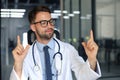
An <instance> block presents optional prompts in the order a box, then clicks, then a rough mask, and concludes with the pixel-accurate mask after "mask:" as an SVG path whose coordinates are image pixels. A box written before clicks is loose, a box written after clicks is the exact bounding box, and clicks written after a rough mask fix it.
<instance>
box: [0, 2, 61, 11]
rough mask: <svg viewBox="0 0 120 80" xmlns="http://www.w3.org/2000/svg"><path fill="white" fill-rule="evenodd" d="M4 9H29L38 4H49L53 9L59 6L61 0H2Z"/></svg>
mask: <svg viewBox="0 0 120 80" xmlns="http://www.w3.org/2000/svg"><path fill="white" fill-rule="evenodd" d="M1 3H2V5H1V8H3V9H29V8H31V7H33V6H36V5H47V6H48V7H49V8H51V9H54V8H55V9H56V8H59V4H60V2H59V0H1Z"/></svg>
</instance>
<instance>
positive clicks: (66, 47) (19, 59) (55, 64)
mask: <svg viewBox="0 0 120 80" xmlns="http://www.w3.org/2000/svg"><path fill="white" fill-rule="evenodd" d="M29 22H30V27H31V29H32V31H34V32H35V35H36V41H35V42H34V44H32V45H31V46H30V45H27V46H26V48H24V47H23V45H22V44H21V41H20V37H19V36H17V46H16V48H15V49H14V50H13V51H12V53H13V57H14V65H13V70H12V71H11V75H10V80H46V79H45V74H44V73H45V67H44V65H45V63H44V57H43V56H44V52H43V51H42V49H41V48H43V46H46V45H48V46H50V49H49V51H50V55H51V56H52V57H51V65H52V68H51V69H52V73H53V76H52V80H73V77H72V71H73V72H74V74H75V77H76V79H77V80H96V79H98V78H99V77H100V76H101V71H100V67H99V64H98V61H97V58H96V56H97V52H98V46H97V44H96V43H95V42H94V37H93V32H92V30H91V31H90V39H89V40H88V42H83V43H82V45H83V47H84V49H85V51H86V54H87V56H88V59H87V61H86V62H85V61H84V60H83V59H82V57H80V56H79V55H78V51H77V50H76V49H75V48H74V47H73V46H72V45H70V44H68V43H65V42H62V41H60V40H58V39H56V38H53V34H54V24H55V21H54V19H52V18H51V12H50V9H49V8H47V7H46V6H38V7H35V8H34V9H33V10H32V11H30V13H29ZM57 52H59V53H61V55H62V56H61V55H60V54H57V55H55V53H57ZM54 55H55V57H54V58H53V56H54ZM61 57H62V59H61ZM48 80H49V79H48Z"/></svg>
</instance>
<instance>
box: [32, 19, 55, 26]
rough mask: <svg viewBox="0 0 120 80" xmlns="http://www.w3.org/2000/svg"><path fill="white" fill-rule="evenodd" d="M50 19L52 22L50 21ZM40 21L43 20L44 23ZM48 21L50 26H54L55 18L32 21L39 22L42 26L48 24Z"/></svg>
mask: <svg viewBox="0 0 120 80" xmlns="http://www.w3.org/2000/svg"><path fill="white" fill-rule="evenodd" d="M51 21H52V22H51ZM42 22H44V24H42ZM48 22H49V24H50V25H51V26H54V25H55V19H53V18H51V19H50V20H41V21H38V22H34V23H33V24H37V23H40V25H41V26H42V27H47V26H48Z"/></svg>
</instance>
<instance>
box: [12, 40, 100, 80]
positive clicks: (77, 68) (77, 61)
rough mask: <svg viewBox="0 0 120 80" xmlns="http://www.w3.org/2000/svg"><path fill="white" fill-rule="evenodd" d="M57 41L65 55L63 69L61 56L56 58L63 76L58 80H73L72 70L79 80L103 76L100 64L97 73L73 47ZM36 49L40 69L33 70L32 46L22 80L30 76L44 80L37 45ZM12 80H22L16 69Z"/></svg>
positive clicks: (30, 79) (94, 79) (25, 62)
mask: <svg viewBox="0 0 120 80" xmlns="http://www.w3.org/2000/svg"><path fill="white" fill-rule="evenodd" d="M56 40H57V39H56ZM57 41H58V42H59V45H60V52H61V53H62V55H63V60H62V68H61V67H59V65H60V63H59V62H61V61H60V60H59V59H60V58H58V57H59V56H56V63H55V65H57V66H58V68H60V69H58V68H57V69H58V71H61V74H60V75H59V76H58V80H73V78H72V72H71V70H72V71H73V72H74V73H75V76H76V78H77V80H96V79H97V78H99V77H100V76H101V71H100V67H99V64H98V62H97V70H96V72H95V71H93V70H92V69H91V68H90V65H89V62H88V61H86V62H84V60H83V59H82V58H81V57H80V56H78V52H77V50H76V49H75V48H74V47H73V46H71V45H70V44H67V43H64V42H61V41H60V40H57ZM34 49H35V50H34V53H35V55H34V56H35V60H36V63H37V64H38V65H39V67H40V69H39V71H35V70H34V69H33V67H34V62H33V57H32V46H31V47H30V49H29V51H28V54H27V56H26V58H25V60H24V63H23V69H22V76H21V80H28V76H29V80H43V79H42V75H41V73H42V66H41V61H40V55H39V52H38V49H37V47H36V45H35V46H34ZM56 52H58V44H57V43H56V44H55V53H56ZM57 58H58V59H57ZM10 80H20V79H19V78H18V76H17V74H16V72H15V70H14V68H13V70H12V72H11V75H10Z"/></svg>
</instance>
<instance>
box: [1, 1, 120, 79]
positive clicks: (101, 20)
mask: <svg viewBox="0 0 120 80" xmlns="http://www.w3.org/2000/svg"><path fill="white" fill-rule="evenodd" d="M37 5H46V6H48V7H49V8H50V9H51V10H52V14H51V15H52V17H53V18H54V19H56V25H55V28H56V30H57V31H58V32H59V33H60V36H59V37H60V39H61V40H62V41H65V42H68V43H70V44H72V45H73V46H74V47H75V48H76V49H77V50H78V51H79V55H80V56H82V57H83V58H84V59H85V60H86V58H87V57H86V55H85V53H84V49H83V47H82V46H81V42H82V41H87V40H88V39H89V32H90V30H91V29H92V30H93V32H94V38H95V41H96V42H97V44H98V45H99V52H98V60H99V63H100V66H101V71H102V77H101V78H100V79H99V80H120V10H119V9H120V0H1V13H0V15H1V26H0V30H1V31H0V32H1V35H0V43H1V45H0V48H1V52H0V55H1V57H0V61H1V64H0V65H1V80H9V75H10V72H11V70H12V66H13V57H12V50H13V49H14V47H15V46H16V36H17V35H20V36H21V40H22V43H23V45H25V44H26V43H27V32H28V30H29V29H30V28H29V22H28V20H27V14H28V12H29V10H30V9H31V8H32V7H34V6H37ZM74 80H75V79H74Z"/></svg>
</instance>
